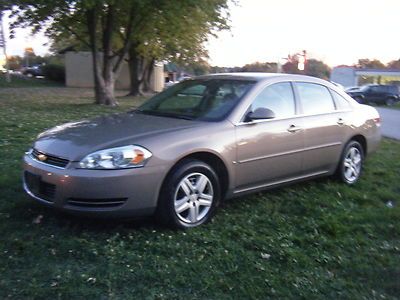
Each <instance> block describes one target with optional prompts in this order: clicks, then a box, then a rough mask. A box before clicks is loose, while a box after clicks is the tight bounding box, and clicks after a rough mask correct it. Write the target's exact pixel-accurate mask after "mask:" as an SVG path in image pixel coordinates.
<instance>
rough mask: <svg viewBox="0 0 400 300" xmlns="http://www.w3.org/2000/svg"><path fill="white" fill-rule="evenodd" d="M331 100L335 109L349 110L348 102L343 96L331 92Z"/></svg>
mask: <svg viewBox="0 0 400 300" xmlns="http://www.w3.org/2000/svg"><path fill="white" fill-rule="evenodd" d="M331 92H332V96H333V100H335V103H336V108H337V109H338V110H340V109H348V108H351V105H350V103H349V101H347V100H346V99H345V98H344V97H343V96H341V95H339V94H338V93H337V92H335V91H333V90H331Z"/></svg>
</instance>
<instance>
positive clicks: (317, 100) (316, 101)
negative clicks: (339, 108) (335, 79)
mask: <svg viewBox="0 0 400 300" xmlns="http://www.w3.org/2000/svg"><path fill="white" fill-rule="evenodd" d="M296 86H297V90H298V92H299V96H300V101H301V104H302V107H303V113H304V114H306V115H309V114H320V113H327V112H330V111H333V110H334V109H335V106H334V104H333V101H332V96H331V94H330V93H329V90H328V88H326V87H324V86H322V85H319V84H314V83H306V82H298V83H296Z"/></svg>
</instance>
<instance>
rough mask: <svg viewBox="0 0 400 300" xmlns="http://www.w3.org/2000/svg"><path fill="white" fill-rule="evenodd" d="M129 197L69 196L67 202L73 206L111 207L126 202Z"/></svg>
mask: <svg viewBox="0 0 400 300" xmlns="http://www.w3.org/2000/svg"><path fill="white" fill-rule="evenodd" d="M126 200H127V198H107V199H93V198H69V199H68V200H67V203H68V204H69V205H71V206H78V207H90V208H111V207H117V206H121V205H122V204H124V203H125V202H126Z"/></svg>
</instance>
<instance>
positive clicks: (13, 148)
mask: <svg viewBox="0 0 400 300" xmlns="http://www.w3.org/2000/svg"><path fill="white" fill-rule="evenodd" d="M91 97H92V92H91V91H90V90H82V89H66V88H15V89H0V137H1V139H0V157H1V158H2V159H1V160H0V170H1V172H0V195H1V202H0V298H1V299H4V298H7V297H9V298H13V299H23V298H31V299H36V298H37V299H42V298H49V299H52V298H61V299H70V298H79V299H80V298H84V297H88V298H95V299H99V298H100V299H104V298H112V299H178V298H179V299H180V298H189V299H232V298H235V299H256V298H258V299H265V298H296V299H297V298H304V299H337V298H338V299H363V298H372V299H378V298H379V299H395V298H398V297H399V296H400V222H399V220H400V182H399V179H400V177H399V173H400V143H398V142H395V141H391V140H384V141H383V143H382V145H381V147H380V150H379V151H378V153H377V154H375V155H373V156H371V157H370V158H369V160H368V162H367V164H366V167H365V173H364V174H363V177H362V179H361V181H360V182H359V183H358V184H357V185H356V186H353V187H347V186H345V185H343V184H340V183H338V182H336V181H334V180H331V179H321V180H317V181H311V182H307V183H301V184H296V185H292V186H289V187H285V188H280V189H275V190H270V191H267V192H265V193H259V194H256V195H252V196H248V197H244V198H242V199H236V200H232V201H229V202H225V203H224V204H223V205H222V206H221V207H220V209H219V211H218V213H217V215H216V217H215V218H214V220H213V221H212V222H211V223H210V224H208V225H205V226H202V227H200V228H196V229H193V230H189V231H185V232H183V231H172V230H169V229H166V228H162V227H159V226H157V225H156V224H155V223H154V222H153V221H152V220H151V219H146V220H142V221H132V222H122V221H118V220H93V219H86V218H76V217H70V216H66V215H63V214H59V213H55V212H54V211H51V210H49V209H45V208H43V207H41V206H39V205H37V204H36V203H34V202H33V201H32V200H30V199H29V198H28V197H27V196H26V195H25V194H24V192H23V191H22V188H21V179H20V177H21V157H22V155H23V152H24V151H25V150H26V149H27V148H28V147H29V146H30V144H31V142H32V141H33V140H34V138H35V136H36V135H37V134H38V133H39V132H40V131H43V130H44V129H46V128H49V127H51V126H53V125H56V124H59V123H62V122H66V121H71V120H79V119H82V118H87V117H92V116H96V115H99V114H105V113H111V112H114V111H123V110H127V109H128V108H130V107H132V106H135V105H137V104H138V103H140V102H141V99H132V98H120V99H119V101H120V104H121V106H120V107H119V108H117V109H110V108H107V107H100V106H94V105H92V104H91V103H92V98H91ZM388 201H392V203H394V207H393V208H389V207H387V205H386V203H387V202H388ZM38 217H39V218H38ZM39 221H40V222H39Z"/></svg>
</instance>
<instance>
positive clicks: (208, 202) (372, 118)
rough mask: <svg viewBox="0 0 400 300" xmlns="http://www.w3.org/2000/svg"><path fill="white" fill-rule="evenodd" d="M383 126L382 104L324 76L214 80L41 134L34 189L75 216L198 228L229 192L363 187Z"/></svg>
mask: <svg viewBox="0 0 400 300" xmlns="http://www.w3.org/2000/svg"><path fill="white" fill-rule="evenodd" d="M379 127H380V118H379V114H378V113H377V111H376V110H375V109H374V108H372V107H369V106H365V105H361V104H358V103H357V102H355V101H354V100H353V99H352V98H350V97H349V96H348V95H347V94H346V93H345V92H343V91H342V90H341V89H339V88H337V87H336V86H335V85H333V84H331V83H329V82H327V81H324V80H320V79H317V78H312V77H307V76H301V75H284V74H262V73H238V74H217V75H208V76H203V77H198V78H195V79H189V80H186V81H183V82H181V83H179V84H176V85H174V86H172V87H170V88H169V89H167V90H165V91H164V92H162V93H160V94H158V95H156V96H154V97H153V98H151V99H149V100H148V101H147V102H145V103H144V104H143V105H142V106H140V107H139V108H138V109H135V110H133V111H129V112H126V113H122V114H113V115H109V116H103V117H98V118H96V119H92V120H83V121H80V122H71V123H68V124H64V125H60V126H56V127H54V128H51V129H49V130H48V131H46V132H44V133H42V134H40V135H39V137H38V139H37V140H36V141H35V142H34V144H33V146H32V148H31V149H30V150H29V151H28V152H27V153H26V155H25V156H24V177H23V186H24V189H25V190H26V192H27V193H28V194H29V195H30V196H32V197H33V198H34V199H36V200H37V201H39V202H40V203H42V204H44V205H47V206H50V207H54V208H56V209H59V210H63V211H68V212H73V213H80V214H91V215H99V216H100V215H101V216H127V217H133V216H143V215H153V214H155V215H156V216H157V217H158V219H159V220H162V221H163V222H165V223H167V224H169V225H172V226H175V227H179V228H188V227H195V226H198V225H201V224H203V223H205V222H207V221H209V220H210V218H211V217H212V215H213V213H214V212H215V210H216V208H217V206H218V203H219V202H220V201H221V200H222V199H229V198H233V197H237V196H241V195H244V194H247V193H252V192H256V191H261V190H264V189H267V188H271V187H276V186H280V185H283V184H288V183H292V182H297V181H301V180H305V179H310V178H315V177H320V176H329V175H336V177H337V178H339V180H341V181H343V182H344V183H345V184H355V183H356V182H357V181H358V179H359V178H360V175H361V173H362V166H363V162H364V160H365V158H366V157H367V155H368V154H370V153H372V152H374V151H375V150H376V149H377V147H378V144H379V141H380V138H381V137H380V128H379Z"/></svg>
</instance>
